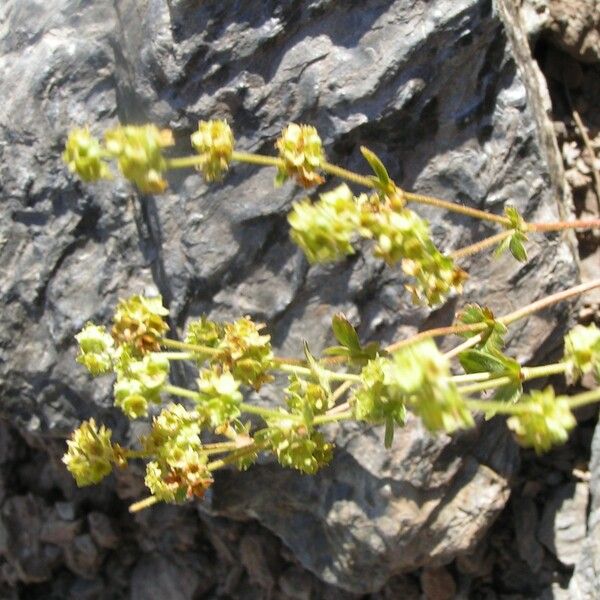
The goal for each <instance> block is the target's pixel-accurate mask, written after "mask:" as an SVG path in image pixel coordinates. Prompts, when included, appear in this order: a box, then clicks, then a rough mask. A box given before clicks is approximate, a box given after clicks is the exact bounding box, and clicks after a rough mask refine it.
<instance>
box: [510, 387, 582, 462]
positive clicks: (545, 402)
mask: <svg viewBox="0 0 600 600" xmlns="http://www.w3.org/2000/svg"><path fill="white" fill-rule="evenodd" d="M516 407H518V408H519V409H521V410H522V411H523V412H519V413H517V414H515V415H513V416H512V417H510V418H509V419H508V420H507V422H506V424H507V425H508V427H509V429H511V430H512V431H514V432H515V434H516V436H517V440H518V442H519V443H520V444H522V445H523V446H526V447H532V448H533V449H534V450H535V451H536V453H538V454H541V453H542V452H546V451H547V450H549V449H550V448H551V447H552V446H553V445H555V444H564V443H565V442H566V441H567V439H568V437H569V431H570V430H571V429H573V427H575V425H576V424H577V422H576V421H575V417H574V416H573V413H572V412H571V408H570V407H569V401H568V400H567V399H566V398H555V397H554V390H553V389H552V388H551V387H547V388H546V389H545V390H532V391H531V394H530V395H528V396H523V397H522V398H521V401H520V402H519V403H518V404H517V405H516Z"/></svg>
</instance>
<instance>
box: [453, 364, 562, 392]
mask: <svg viewBox="0 0 600 600" xmlns="http://www.w3.org/2000/svg"><path fill="white" fill-rule="evenodd" d="M566 369H567V364H566V363H564V362H560V363H552V364H549V365H540V366H539V367H523V368H522V369H521V380H522V381H530V380H531V379H538V378H539V377H549V376H550V375H558V374H560V373H564V372H565V371H566ZM485 375H490V376H491V377H489V380H488V381H482V382H480V383H473V384H471V385H465V386H459V388H458V389H459V390H460V392H461V393H463V394H470V393H472V392H483V391H485V390H491V389H494V388H497V387H502V386H504V385H508V384H510V383H512V382H513V381H514V380H513V378H512V377H510V376H506V375H501V374H500V375H498V376H494V374H493V373H489V374H487V373H485ZM452 381H454V383H457V381H456V379H454V378H453V379H452Z"/></svg>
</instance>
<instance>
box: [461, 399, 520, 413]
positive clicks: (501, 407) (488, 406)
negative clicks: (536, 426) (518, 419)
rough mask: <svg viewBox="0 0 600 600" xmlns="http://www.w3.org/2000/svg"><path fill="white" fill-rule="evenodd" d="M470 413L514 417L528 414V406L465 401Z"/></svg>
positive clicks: (485, 401)
mask: <svg viewBox="0 0 600 600" xmlns="http://www.w3.org/2000/svg"><path fill="white" fill-rule="evenodd" d="M465 404H466V406H467V408H468V409H469V410H470V411H473V412H476V411H481V412H493V413H495V414H498V415H514V414H519V413H521V414H522V413H526V412H527V411H528V408H527V405H526V404H509V403H507V402H496V401H494V400H470V399H468V400H465Z"/></svg>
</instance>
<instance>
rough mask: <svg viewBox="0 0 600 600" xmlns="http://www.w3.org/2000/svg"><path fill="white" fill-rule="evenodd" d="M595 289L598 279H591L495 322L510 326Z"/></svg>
mask: <svg viewBox="0 0 600 600" xmlns="http://www.w3.org/2000/svg"><path fill="white" fill-rule="evenodd" d="M597 287H600V279H593V280H592V281H588V282H586V283H582V284H580V285H576V286H574V287H572V288H569V289H567V290H563V291H562V292H558V293H556V294H552V295H551V296H546V297H545V298H542V299H541V300H537V301H536V302H532V303H531V304H528V305H527V306H525V307H523V308H520V309H519V310H515V311H514V312H511V313H509V314H507V315H504V316H503V317H500V318H499V319H497V320H498V321H500V322H501V323H504V325H510V324H511V323H514V322H515V321H518V320H519V319H522V318H524V317H527V316H529V315H531V314H533V313H535V312H538V311H539V310H542V309H544V308H547V307H548V306H552V305H553V304H557V303H558V302H562V301H563V300H568V299H569V298H573V297H574V296H578V295H580V294H583V293H584V292H589V291H590V290H593V289H594V288H597Z"/></svg>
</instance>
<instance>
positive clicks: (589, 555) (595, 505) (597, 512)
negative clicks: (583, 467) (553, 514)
mask: <svg viewBox="0 0 600 600" xmlns="http://www.w3.org/2000/svg"><path fill="white" fill-rule="evenodd" d="M590 474H591V479H590V490H589V491H590V497H591V500H590V506H589V516H588V520H587V536H586V538H585V540H584V541H583V543H582V544H581V554H580V555H579V560H578V561H577V564H576V565H575V571H574V572H573V578H572V579H571V582H570V584H569V593H570V594H571V598H573V600H595V599H596V598H597V597H598V590H600V427H596V431H595V433H594V439H593V441H592V457H591V460H590Z"/></svg>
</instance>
